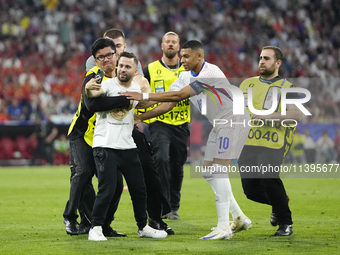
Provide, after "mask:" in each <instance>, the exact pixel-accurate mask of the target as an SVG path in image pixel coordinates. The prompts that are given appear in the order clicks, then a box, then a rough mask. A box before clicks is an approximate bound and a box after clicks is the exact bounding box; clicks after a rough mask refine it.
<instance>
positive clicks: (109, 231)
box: [103, 226, 126, 237]
mask: <svg viewBox="0 0 340 255" xmlns="http://www.w3.org/2000/svg"><path fill="white" fill-rule="evenodd" d="M103 235H104V236H106V237H126V235H125V234H122V233H118V232H117V231H116V230H113V229H112V228H111V226H108V227H103Z"/></svg>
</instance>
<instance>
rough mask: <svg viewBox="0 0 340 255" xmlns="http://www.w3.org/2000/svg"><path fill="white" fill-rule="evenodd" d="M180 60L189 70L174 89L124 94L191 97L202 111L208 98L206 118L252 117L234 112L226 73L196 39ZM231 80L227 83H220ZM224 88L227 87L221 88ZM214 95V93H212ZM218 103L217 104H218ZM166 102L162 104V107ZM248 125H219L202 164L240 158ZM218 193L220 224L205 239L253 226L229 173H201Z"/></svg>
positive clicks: (171, 99)
mask: <svg viewBox="0 0 340 255" xmlns="http://www.w3.org/2000/svg"><path fill="white" fill-rule="evenodd" d="M180 55H181V63H182V65H183V67H184V69H185V70H186V72H182V73H181V75H180V77H179V78H178V79H177V80H176V81H175V82H174V83H173V84H172V85H171V87H170V90H171V92H164V93H150V94H143V95H142V94H140V93H133V92H132V93H131V92H129V93H123V95H125V96H128V99H136V100H154V101H160V102H178V101H181V100H183V99H185V98H189V97H190V101H191V103H192V104H193V105H195V106H196V107H197V108H198V109H199V110H202V109H201V107H202V101H203V97H205V98H206V115H205V116H206V117H207V119H208V120H209V121H210V122H211V123H213V121H214V119H226V120H228V121H233V123H236V122H238V123H240V122H244V121H245V123H247V122H248V121H249V120H250V116H249V114H248V112H246V113H245V115H242V116H238V115H233V114H232V112H233V103H232V97H231V96H230V95H231V93H230V91H228V86H231V85H230V84H229V83H228V81H227V79H226V77H225V75H224V74H223V72H222V71H221V69H220V68H219V67H217V66H216V65H213V64H210V63H207V62H205V61H204V48H203V45H202V43H200V42H199V41H196V40H192V41H188V42H186V43H185V44H183V46H182V48H181V51H180ZM221 83H228V84H226V85H228V86H225V85H224V86H221ZM221 87H224V88H225V89H218V88H221ZM210 95H211V96H210ZM215 102H216V103H215ZM175 104H176V103H162V104H161V105H160V106H158V109H157V107H156V108H154V109H153V110H152V111H149V112H146V113H144V114H142V115H139V118H140V119H141V120H144V119H148V118H151V117H154V116H157V115H160V114H162V113H163V111H165V112H166V111H169V110H170V109H171V108H172V107H173V106H174V105H175ZM162 105H163V106H162ZM248 133H249V127H248V126H244V127H243V126H242V127H240V126H235V125H234V126H233V127H231V126H228V125H216V126H215V127H214V128H213V129H212V130H211V132H210V134H209V139H208V142H207V146H206V149H205V156H204V165H203V167H206V168H207V167H209V166H214V167H215V169H223V166H227V167H228V166H230V164H231V163H232V162H233V160H234V159H235V158H238V157H239V155H240V153H241V151H242V148H243V145H244V143H245V141H246V140H247V136H248ZM220 138H222V139H228V143H229V146H228V148H227V149H223V150H221V148H219V139H220ZM206 168H205V169H206ZM202 174H203V177H204V178H205V179H206V180H207V182H208V183H209V184H210V186H211V187H212V189H213V190H214V192H215V195H216V208H217V214H218V224H217V227H216V228H213V231H212V232H211V233H209V234H208V235H206V236H204V237H202V239H230V238H232V236H233V234H234V233H236V232H239V231H241V230H247V229H250V228H251V221H250V220H249V218H248V217H246V216H245V214H244V213H243V212H242V210H241V208H240V207H239V205H238V204H237V202H236V200H235V198H234V196H233V193H232V190H231V185H230V181H229V178H228V174H227V173H226V172H219V171H216V172H213V173H212V174H210V173H202ZM229 212H230V213H231V214H232V217H233V223H232V225H231V226H229Z"/></svg>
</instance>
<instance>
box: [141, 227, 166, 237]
mask: <svg viewBox="0 0 340 255" xmlns="http://www.w3.org/2000/svg"><path fill="white" fill-rule="evenodd" d="M137 234H138V235H139V236H140V237H149V238H165V237H167V236H168V234H167V233H166V232H165V231H164V230H157V229H154V228H152V227H150V226H149V225H146V226H145V227H144V228H143V229H142V230H139V229H138V230H137Z"/></svg>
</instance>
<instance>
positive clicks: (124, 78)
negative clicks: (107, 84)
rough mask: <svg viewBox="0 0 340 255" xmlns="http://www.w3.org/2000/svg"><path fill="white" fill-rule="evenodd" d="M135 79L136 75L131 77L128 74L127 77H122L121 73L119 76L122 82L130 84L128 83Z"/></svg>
mask: <svg viewBox="0 0 340 255" xmlns="http://www.w3.org/2000/svg"><path fill="white" fill-rule="evenodd" d="M133 77H134V74H131V75H128V74H127V75H126V76H125V77H122V76H121V73H119V74H118V80H119V81H120V82H128V81H130V80H131V79H132V78H133Z"/></svg>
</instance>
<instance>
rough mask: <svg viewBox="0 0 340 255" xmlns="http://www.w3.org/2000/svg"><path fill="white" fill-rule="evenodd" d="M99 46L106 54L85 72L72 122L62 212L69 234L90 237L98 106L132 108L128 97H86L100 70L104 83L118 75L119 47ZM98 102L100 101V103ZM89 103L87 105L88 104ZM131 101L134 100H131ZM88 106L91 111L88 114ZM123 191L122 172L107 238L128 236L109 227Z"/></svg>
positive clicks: (105, 227)
mask: <svg viewBox="0 0 340 255" xmlns="http://www.w3.org/2000/svg"><path fill="white" fill-rule="evenodd" d="M99 43H100V44H99V46H100V47H102V48H103V49H105V50H103V52H104V53H105V54H100V55H98V56H97V57H96V62H97V64H98V66H96V67H94V68H92V69H91V70H90V71H88V72H87V73H86V76H85V79H84V81H83V93H82V95H81V99H80V102H79V106H78V110H77V112H76V113H75V115H74V117H73V121H72V123H71V125H70V128H69V131H68V140H69V143H70V169H71V178H70V184H71V186H70V194H69V200H68V201H67V203H66V207H65V210H64V213H63V216H64V223H65V230H66V233H67V234H69V235H78V234H87V233H88V232H89V229H90V227H91V220H92V208H93V203H94V199H95V192H94V189H93V186H92V177H93V176H94V175H95V173H96V166H95V163H94V159H93V154H92V140H93V132H94V122H95V120H96V115H95V112H96V110H97V109H96V106H98V105H101V107H106V109H107V110H110V109H113V108H126V109H127V108H129V107H130V100H127V99H126V98H125V97H105V98H100V99H97V98H91V99H89V98H87V96H86V95H85V94H84V88H85V85H86V84H87V82H88V81H89V80H91V79H92V78H94V77H95V75H96V73H97V71H98V68H101V69H102V70H103V71H104V72H105V77H104V78H103V80H106V79H109V78H112V77H114V76H115V69H116V61H117V57H116V47H115V44H114V43H113V42H112V41H111V40H108V39H104V38H100V39H99ZM98 100H99V101H98ZM85 101H86V102H85ZM131 102H132V101H131ZM85 104H87V105H88V106H90V107H91V108H92V110H91V111H89V110H88V109H87V108H86V106H85ZM122 190H123V179H122V176H121V174H120V173H118V174H117V188H116V192H115V195H114V197H113V199H112V202H111V204H110V207H109V210H108V212H107V217H106V220H105V222H104V225H103V233H104V234H105V236H107V237H124V236H126V235H124V234H120V233H117V232H116V231H115V230H113V229H112V228H111V227H110V224H111V222H112V220H113V215H114V213H115V211H116V210H117V207H118V203H119V200H120V196H121V193H122ZM77 210H79V213H80V216H81V223H80V225H79V228H78V223H77V218H78V214H77Z"/></svg>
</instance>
